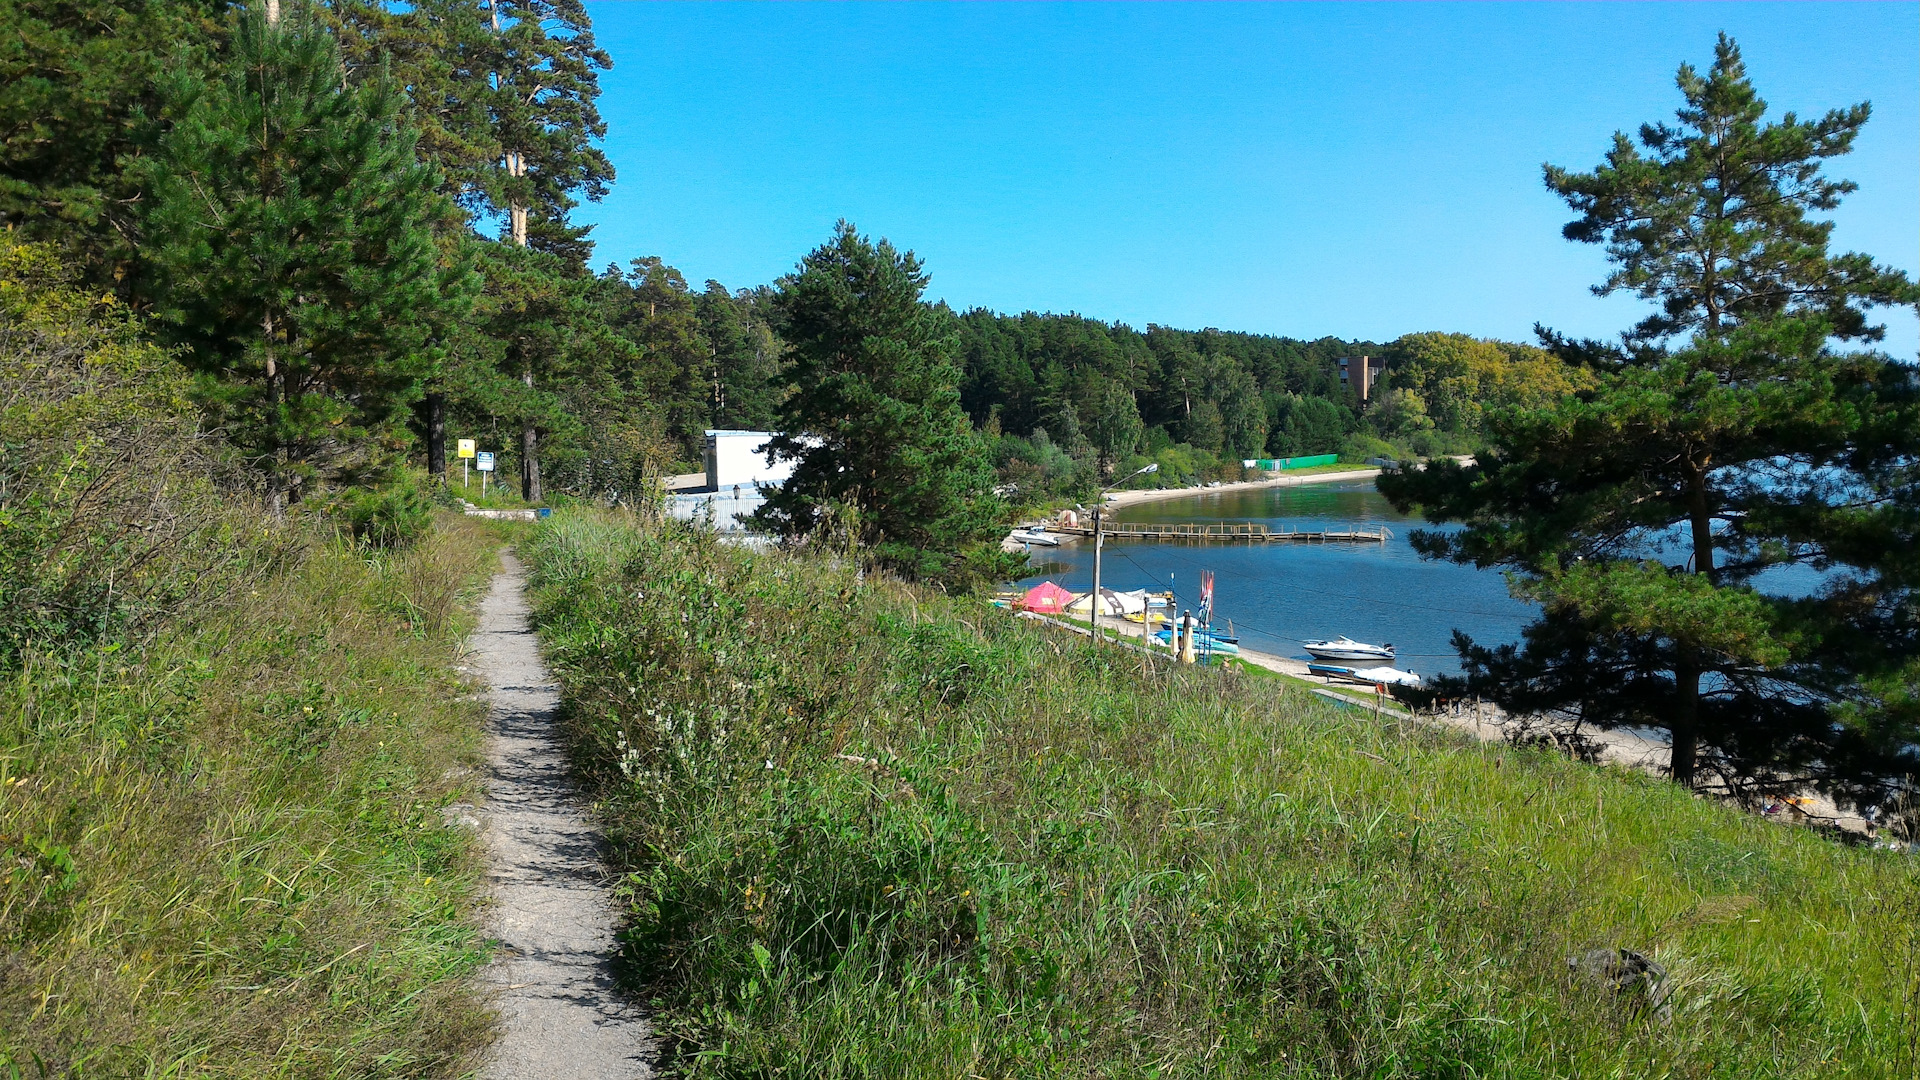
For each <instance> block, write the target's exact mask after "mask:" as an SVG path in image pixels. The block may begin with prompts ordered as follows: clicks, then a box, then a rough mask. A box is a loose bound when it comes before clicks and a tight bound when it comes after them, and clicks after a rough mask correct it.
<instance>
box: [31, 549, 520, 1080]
mask: <svg viewBox="0 0 1920 1080" xmlns="http://www.w3.org/2000/svg"><path fill="white" fill-rule="evenodd" d="M495 543H496V541H495V540H494V539H493V538H492V534H491V533H489V532H488V531H487V530H485V529H484V528H482V527H481V526H479V525H478V524H476V523H473V522H469V521H465V520H462V519H457V518H452V517H451V516H446V517H445V518H444V519H443V521H442V522H441V524H440V526H439V527H438V528H436V530H435V531H434V532H433V533H432V534H431V535H430V536H429V537H428V538H427V539H426V540H423V541H422V542H421V544H420V545H419V546H417V547H416V548H414V549H413V550H411V551H409V552H407V553H405V554H403V555H398V556H384V555H378V554H371V553H366V552H357V551H354V550H352V549H342V548H338V547H326V546H314V547H311V548H309V549H307V550H305V551H304V552H302V553H301V554H300V556H299V557H298V558H297V559H296V560H295V561H294V563H293V564H292V565H291V567H290V568H288V569H286V570H283V571H281V572H279V573H276V574H272V575H258V576H256V577H255V578H254V579H252V580H251V581H250V583H249V584H250V585H251V587H250V588H248V589H247V592H246V594H245V595H234V596H232V597H229V598H228V599H229V601H230V602H229V603H227V604H226V605H224V606H223V607H222V608H220V609H219V610H217V611H215V612H213V613H211V614H208V615H205V616H204V617H201V618H198V619H195V620H193V621H192V622H191V623H188V624H183V625H181V626H179V627H176V628H175V629H174V630H172V631H171V632H169V633H168V634H166V635H165V636H163V637H162V638H161V639H160V640H159V641H158V642H157V643H156V644H155V645H153V646H152V647H151V648H150V649H148V650H146V651H145V652H144V653H142V654H140V655H138V656H132V657H130V656H128V655H127V654H125V653H121V652H108V653H96V654H94V655H91V656H88V657H85V658H83V659H82V660H80V661H78V662H76V663H74V664H73V665H72V666H70V667H65V668H61V667H54V666H50V665H47V664H44V663H43V664H40V665H37V666H34V667H30V668H28V669H27V670H25V671H24V672H21V673H19V674H17V675H16V676H15V677H13V678H12V679H11V680H10V681H8V682H6V683H5V684H4V685H0V852H3V853H4V857H5V862H4V864H0V874H4V875H6V876H4V877H0V944H3V946H4V950H5V951H4V953H3V954H0V1076H7V1075H17V1074H22V1073H23V1074H25V1075H27V1076H34V1075H42V1074H43V1073H50V1074H53V1075H65V1074H68V1073H72V1074H76V1075H88V1076H95V1075H99V1076H108V1075H129V1074H132V1075H150V1076H172V1075H186V1074H191V1075H196V1076H200V1075H217V1076H249V1077H252V1076H274V1075H302V1076H374V1075H379V1076H414V1075H448V1074H451V1073H453V1072H456V1071H458V1070H459V1069H460V1068H462V1067H463V1063H464V1062H466V1061H467V1060H469V1055H470V1054H471V1052H472V1051H473V1049H474V1048H476V1047H477V1046H479V1045H481V1044H483V1043H484V1041H485V1040H486V1038H487V1029H488V1018H487V1015H486V1013H485V1011H484V1009H483V1008H482V1007H481V1005H480V1003H479V1002H478V1001H477V1000H476V999H475V998H474V996H473V995H472V994H471V993H470V992H469V991H468V990H467V989H465V977H466V976H467V975H468V974H469V973H471V972H472V971H473V970H474V969H475V968H476V966H477V965H478V964H480V963H481V962H483V960H484V958H485V950H484V945H483V942H482V941H481V940H480V938H479V936H478V935H477V933H476V932H475V931H474V929H473V928H472V920H471V912H472V908H473V901H474V897H475V895H476V890H477V887H478V884H477V883H478V877H479V871H478V860H477V854H476V852H475V851H474V847H473V844H472V841H471V839H470V837H469V836H468V835H467V834H464V833H461V832H458V831H456V830H451V829H449V828H447V827H445V825H444V824H443V822H442V818H441V815H440V812H439V807H441V806H442V805H444V804H446V803H447V802H449V801H451V800H453V799H455V798H457V797H459V796H460V794H461V793H462V792H463V791H465V790H466V788H467V787H468V786H469V785H470V784H471V783H472V782H473V781H471V780H470V779H468V777H470V776H472V775H474V774H473V773H472V771H471V766H472V765H473V764H474V763H475V762H476V761H477V757H478V750H479V739H480V731H481V726H480V724H479V722H478V721H479V716H480V709H481V706H480V705H478V704H477V703H474V702H471V701H466V700H462V697H461V693H460V688H459V685H458V683H457V682H456V681H455V679H454V676H453V673H452V670H451V664H452V661H453V657H454V655H455V650H456V647H457V643H458V641H459V639H460V637H461V635H462V633H463V632H464V629H465V627H466V624H467V621H468V620H467V616H466V613H465V612H464V611H463V609H462V608H461V606H460V604H459V600H460V597H461V596H462V595H464V594H469V593H471V591H472V590H474V589H475V588H477V587H478V586H480V585H482V584H484V582H485V575H486V573H487V572H488V570H489V569H490V567H491V566H492V563H493V555H492V551H493V548H494V546H495Z"/></svg>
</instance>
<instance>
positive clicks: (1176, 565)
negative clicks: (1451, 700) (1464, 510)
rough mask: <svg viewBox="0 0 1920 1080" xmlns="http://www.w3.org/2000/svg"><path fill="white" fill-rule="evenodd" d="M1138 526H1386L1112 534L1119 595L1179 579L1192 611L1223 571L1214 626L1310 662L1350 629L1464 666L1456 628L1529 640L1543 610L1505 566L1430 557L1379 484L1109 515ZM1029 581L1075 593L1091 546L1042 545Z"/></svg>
mask: <svg viewBox="0 0 1920 1080" xmlns="http://www.w3.org/2000/svg"><path fill="white" fill-rule="evenodd" d="M1110 513H1111V515H1112V516H1111V518H1110V520H1113V521H1123V522H1125V521H1131V522H1174V521H1191V522H1213V521H1221V522H1235V523H1238V522H1258V523H1261V524H1265V525H1268V526H1270V527H1272V528H1275V529H1279V528H1282V527H1286V528H1292V529H1296V530H1298V529H1325V528H1333V529H1345V528H1349V527H1354V526H1364V527H1373V526H1379V525H1385V526H1386V527H1387V528H1388V529H1389V530H1390V531H1391V532H1392V534H1393V536H1392V539H1390V540H1388V541H1387V542H1386V543H1384V544H1344V543H1342V544H1298V543H1284V544H1255V545H1249V544H1219V543H1161V542H1154V541H1143V540H1118V541H1115V540H1109V541H1107V542H1106V545H1105V548H1106V553H1105V558H1104V559H1103V561H1102V563H1101V582H1100V583H1101V585H1103V586H1105V587H1107V588H1111V589H1120V590H1129V589H1154V590H1162V589H1166V588H1168V587H1169V586H1171V587H1172V588H1173V590H1174V592H1175V594H1176V599H1177V601H1178V603H1179V605H1180V606H1181V607H1183V608H1192V607H1197V606H1198V600H1199V594H1200V571H1202V570H1212V571H1213V572H1214V593H1215V599H1214V612H1215V614H1214V624H1215V625H1216V626H1224V625H1225V624H1226V622H1227V620H1229V619H1231V620H1232V622H1233V628H1234V629H1235V630H1236V631H1238V633H1239V634H1240V640H1241V643H1242V644H1244V645H1246V646H1247V647H1249V648H1252V649H1258V650H1260V651H1262V652H1271V653H1277V654H1279V655H1281V656H1295V657H1299V658H1300V659H1303V660H1304V659H1308V657H1307V654H1306V653H1305V652H1304V651H1303V650H1302V649H1301V647H1300V643H1301V642H1302V641H1304V640H1307V639H1310V638H1330V637H1338V636H1339V635H1341V634H1345V635H1347V636H1348V637H1351V638H1354V639H1355V640H1358V641H1371V642H1376V643H1378V642H1392V643H1393V644H1394V645H1395V646H1396V648H1397V649H1398V650H1399V660H1398V661H1397V663H1396V666H1397V667H1399V668H1401V669H1402V670H1406V671H1417V672H1420V673H1421V674H1434V673H1447V674H1453V673H1457V672H1458V671H1459V669H1460V664H1459V656H1458V654H1457V653H1455V652H1454V650H1453V647H1452V645H1451V639H1452V636H1453V631H1454V629H1455V628H1459V629H1462V630H1465V631H1466V632H1467V633H1468V634H1469V635H1471V636H1472V637H1473V639H1474V640H1475V641H1476V642H1478V643H1480V644H1483V645H1502V644H1506V643H1508V642H1514V641H1518V640H1519V639H1520V628H1521V627H1522V626H1524V625H1526V624H1527V623H1528V622H1530V621H1532V619H1533V617H1534V613H1535V610H1536V609H1535V608H1534V607H1533V605H1531V604H1525V603H1522V602H1520V601H1518V600H1515V599H1513V598H1512V597H1510V596H1509V595H1507V582H1506V579H1505V578H1504V577H1502V576H1501V575H1500V574H1499V573H1498V572H1495V571H1487V570H1475V569H1473V568H1472V567H1468V566H1458V565H1455V564H1453V563H1446V562H1430V561H1427V560H1424V559H1422V558H1420V557H1419V556H1418V555H1416V554H1415V553H1414V551H1413V548H1412V547H1411V546H1409V545H1408V543H1407V534H1408V533H1409V532H1411V531H1412V530H1414V529H1417V528H1421V527H1422V526H1423V524H1424V523H1423V522H1422V521H1421V520H1420V519H1419V518H1418V517H1416V516H1413V515H1408V514H1400V513H1396V512H1395V511H1394V509H1393V507H1391V506H1389V505H1388V504H1387V500H1386V499H1385V498H1383V497H1382V496H1381V495H1380V493H1379V492H1377V491H1375V490H1374V489H1373V482H1372V481H1370V480H1368V481H1360V482H1355V483H1341V484H1315V485H1309V486H1305V487H1289V488H1256V489H1238V490H1232V491H1220V492H1215V493H1212V494H1207V495H1195V496H1190V497H1186V498H1179V499H1163V500H1160V501H1157V502H1146V503H1139V504H1136V505H1134V506H1129V507H1125V508H1123V509H1120V510H1116V511H1111V512H1110ZM1030 566H1031V567H1032V570H1033V573H1032V574H1031V575H1030V576H1029V577H1026V578H1023V579H1022V582H1021V583H1022V584H1023V585H1033V584H1037V583H1039V582H1041V581H1044V580H1049V579H1051V580H1053V581H1056V582H1059V583H1060V584H1062V585H1064V586H1066V587H1067V588H1069V589H1072V590H1074V591H1075V592H1085V591H1087V590H1088V589H1089V588H1091V587H1092V585H1093V542H1092V540H1091V539H1087V540H1082V541H1080V542H1078V543H1076V544H1071V545H1063V546H1061V547H1058V548H1036V549H1034V551H1033V557H1032V561H1031V563H1030Z"/></svg>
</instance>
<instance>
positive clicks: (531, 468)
mask: <svg viewBox="0 0 1920 1080" xmlns="http://www.w3.org/2000/svg"><path fill="white" fill-rule="evenodd" d="M526 382H527V389H528V390H529V391H531V390H532V389H533V372H532V371H531V370H529V371H528V372H527V375H526ZM528 396H529V397H531V396H532V395H531V393H529V395H528ZM527 407H528V408H529V409H531V408H532V407H533V403H532V402H531V401H529V402H528V403H527ZM520 497H521V498H522V499H525V500H526V501H528V502H539V501H540V498H541V495H540V432H539V429H538V428H537V427H535V425H534V422H533V416H532V414H531V413H529V414H528V415H527V416H526V417H525V418H524V419H522V420H521V421H520Z"/></svg>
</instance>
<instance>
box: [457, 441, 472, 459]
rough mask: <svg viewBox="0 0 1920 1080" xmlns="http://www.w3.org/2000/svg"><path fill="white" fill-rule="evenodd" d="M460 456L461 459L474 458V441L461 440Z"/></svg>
mask: <svg viewBox="0 0 1920 1080" xmlns="http://www.w3.org/2000/svg"><path fill="white" fill-rule="evenodd" d="M460 456H461V457H472V456H473V440H472V439H461V440H460Z"/></svg>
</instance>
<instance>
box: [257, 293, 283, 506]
mask: <svg viewBox="0 0 1920 1080" xmlns="http://www.w3.org/2000/svg"><path fill="white" fill-rule="evenodd" d="M274 330H275V327H274V321H273V313H272V312H268V313H267V315H266V316H265V317H264V318H262V319H261V320H260V332H261V336H262V337H263V338H264V339H265V341H266V354H267V508H268V509H269V510H270V511H271V512H272V514H273V520H275V521H285V520H286V519H287V488H286V469H285V466H284V465H283V464H282V463H281V456H282V454H283V453H284V451H285V449H286V447H285V446H283V445H282V443H281V440H280V384H281V380H280V365H279V363H278V362H277V361H276V360H275V358H274V352H273V344H274V342H273V335H274Z"/></svg>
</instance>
